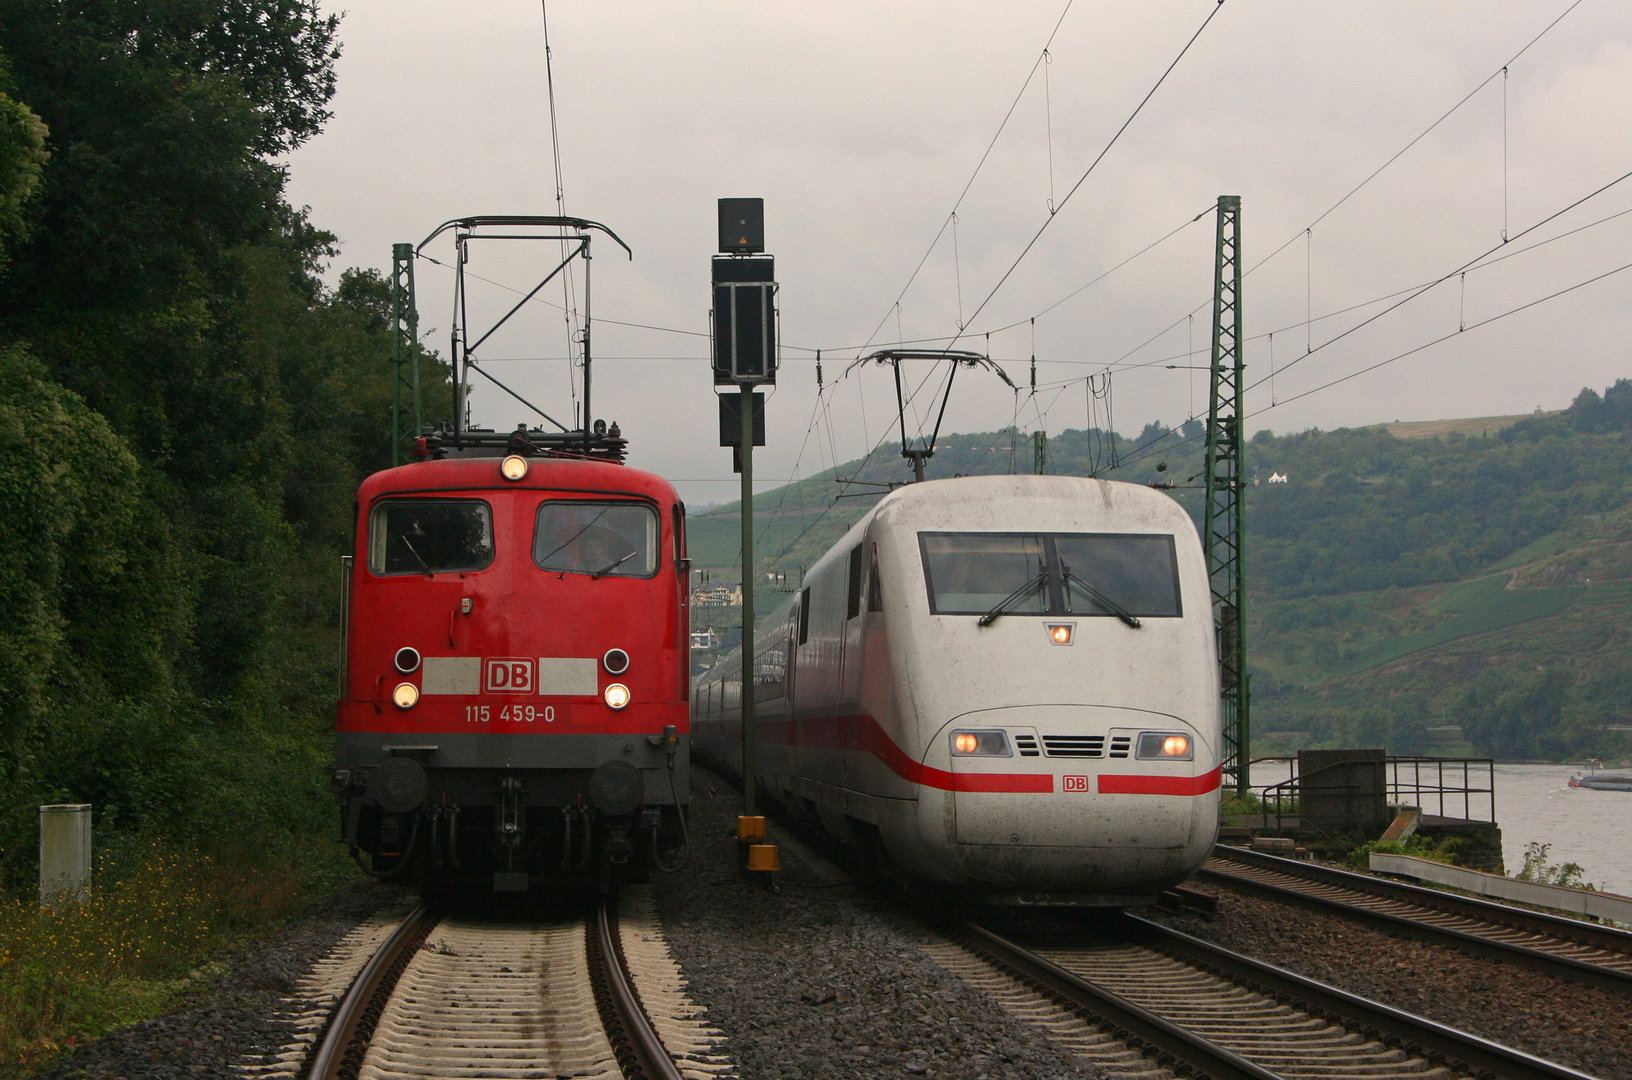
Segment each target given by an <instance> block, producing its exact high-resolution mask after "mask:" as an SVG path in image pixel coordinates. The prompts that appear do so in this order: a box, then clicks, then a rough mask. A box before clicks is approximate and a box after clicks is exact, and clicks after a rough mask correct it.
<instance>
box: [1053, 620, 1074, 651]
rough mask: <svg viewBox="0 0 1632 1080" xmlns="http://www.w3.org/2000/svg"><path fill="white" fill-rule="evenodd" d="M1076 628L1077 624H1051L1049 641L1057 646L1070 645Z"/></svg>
mask: <svg viewBox="0 0 1632 1080" xmlns="http://www.w3.org/2000/svg"><path fill="white" fill-rule="evenodd" d="M1076 628H1077V624H1076V623H1068V622H1051V623H1049V624H1048V640H1050V641H1052V642H1053V643H1054V644H1056V645H1069V644H1071V635H1072V634H1073V633H1074V632H1075V631H1076Z"/></svg>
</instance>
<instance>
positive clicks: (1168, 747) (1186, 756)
mask: <svg viewBox="0 0 1632 1080" xmlns="http://www.w3.org/2000/svg"><path fill="white" fill-rule="evenodd" d="M1136 756H1138V757H1140V758H1143V759H1145V760H1147V761H1149V760H1153V759H1166V760H1168V761H1190V760H1192V759H1193V758H1194V757H1195V748H1194V747H1193V746H1192V745H1191V743H1190V736H1188V735H1185V734H1182V733H1180V732H1177V731H1144V732H1140V734H1139V749H1138V752H1137V755H1136Z"/></svg>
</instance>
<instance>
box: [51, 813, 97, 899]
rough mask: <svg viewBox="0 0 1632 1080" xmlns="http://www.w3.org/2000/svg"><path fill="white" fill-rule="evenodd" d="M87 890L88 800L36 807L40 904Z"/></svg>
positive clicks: (79, 895) (82, 894) (82, 896)
mask: <svg viewBox="0 0 1632 1080" xmlns="http://www.w3.org/2000/svg"><path fill="white" fill-rule="evenodd" d="M90 891H91V806H90V804H89V803H61V804H58V805H56V806H42V807H40V905H41V906H42V907H50V908H60V907H62V906H63V905H65V904H68V903H75V902H78V901H80V900H84V899H85V898H86V897H87V896H89V895H90Z"/></svg>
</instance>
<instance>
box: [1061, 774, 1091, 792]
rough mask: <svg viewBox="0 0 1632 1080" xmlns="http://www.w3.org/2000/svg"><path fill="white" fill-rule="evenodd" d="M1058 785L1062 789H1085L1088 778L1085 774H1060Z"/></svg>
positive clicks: (1086, 788)
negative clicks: (1060, 781) (1059, 783)
mask: <svg viewBox="0 0 1632 1080" xmlns="http://www.w3.org/2000/svg"><path fill="white" fill-rule="evenodd" d="M1060 779H1061V780H1062V781H1063V783H1062V784H1061V785H1060V787H1061V790H1063V791H1087V790H1088V778H1087V777H1086V776H1062V777H1060Z"/></svg>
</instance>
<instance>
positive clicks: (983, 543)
mask: <svg viewBox="0 0 1632 1080" xmlns="http://www.w3.org/2000/svg"><path fill="white" fill-rule="evenodd" d="M918 543H919V544H920V546H921V547H922V548H923V553H924V577H925V578H927V579H928V581H929V610H930V611H932V612H934V613H935V614H937V615H984V614H985V613H986V612H988V611H990V610H991V609H992V608H993V607H995V606H997V605H998V604H1001V603H1002V602H1003V601H1004V600H1006V599H1007V598H1008V597H1009V596H1011V595H1012V594H1014V593H1015V592H1016V591H1022V590H1026V588H1027V586H1028V585H1030V584H1031V583H1033V582H1035V581H1036V580H1037V578H1038V577H1039V576H1040V575H1041V574H1042V573H1043V565H1044V561H1043V542H1042V537H1040V536H1036V535H1026V534H1023V533H1022V534H1015V533H919V534H918ZM1047 602H1048V592H1047V590H1046V589H1036V588H1033V589H1031V590H1030V594H1029V595H1027V596H1024V597H1021V598H1018V599H1017V600H1016V602H1015V603H1013V604H1012V605H1010V607H1009V609H1008V610H1009V611H1011V612H1013V613H1014V614H1017V615H1018V614H1025V613H1028V612H1029V613H1032V614H1043V613H1044V612H1046V611H1047V610H1048V608H1047Z"/></svg>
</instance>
